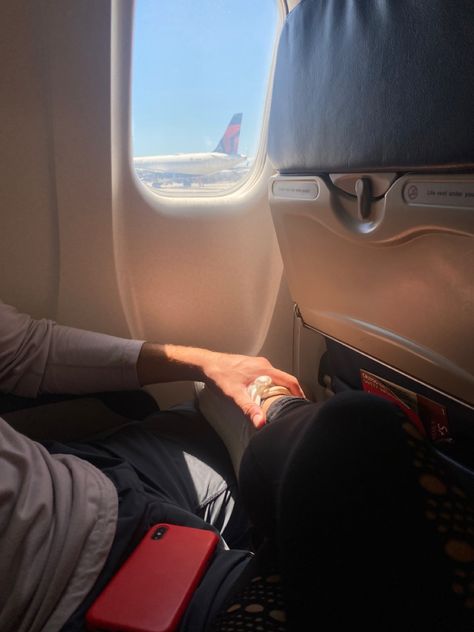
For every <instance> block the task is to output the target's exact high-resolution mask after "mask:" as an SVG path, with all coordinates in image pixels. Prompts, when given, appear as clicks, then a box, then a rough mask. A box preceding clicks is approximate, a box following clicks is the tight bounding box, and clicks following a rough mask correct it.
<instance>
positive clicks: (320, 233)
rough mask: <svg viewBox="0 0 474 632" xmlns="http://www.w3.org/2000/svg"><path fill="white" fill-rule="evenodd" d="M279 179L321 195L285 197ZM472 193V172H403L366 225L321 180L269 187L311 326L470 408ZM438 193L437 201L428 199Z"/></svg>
mask: <svg viewBox="0 0 474 632" xmlns="http://www.w3.org/2000/svg"><path fill="white" fill-rule="evenodd" d="M282 181H284V182H285V183H286V185H285V186H286V191H288V190H289V188H290V187H291V186H292V182H293V181H294V183H297V182H299V185H300V188H303V190H304V191H306V190H307V189H308V186H309V185H308V183H313V184H312V186H313V187H314V186H316V187H317V189H318V195H317V197H316V198H313V199H308V196H307V195H306V194H305V193H302V194H301V193H298V192H296V194H295V195H293V199H289V198H288V194H287V192H286V193H285V194H284V195H279V191H281V187H282V184H281V182H282ZM302 182H303V183H304V182H306V185H305V187H301V183H302ZM413 187H415V188H416V192H417V195H414V193H415V189H414V188H413ZM409 191H411V197H410V195H409ZM429 191H431V192H433V191H434V193H428V192H429ZM438 191H441V194H439V195H438ZM471 191H472V192H474V177H473V176H464V175H453V176H441V175H438V176H428V175H421V176H420V175H416V176H410V175H406V176H403V177H402V178H400V179H398V180H397V181H396V182H395V183H394V184H393V185H392V186H391V188H390V189H389V191H388V192H387V194H386V196H385V198H382V199H380V200H379V201H378V202H376V203H375V204H373V205H372V211H371V216H370V218H369V219H368V220H367V221H361V220H360V219H359V218H358V215H357V204H356V199H355V198H354V197H352V198H351V197H349V196H347V195H345V194H342V195H341V194H339V193H337V192H335V189H334V188H333V187H331V189H330V188H328V185H327V184H326V181H325V180H324V179H322V178H319V177H314V178H311V177H307V178H305V177H303V178H301V177H299V178H297V177H290V176H286V177H285V176H277V177H275V178H274V179H273V180H272V182H271V183H270V201H271V207H272V212H273V217H274V222H275V226H276V229H277V235H278V238H279V242H280V248H281V251H282V255H283V260H284V266H285V272H286V276H287V279H288V282H289V285H290V291H291V294H292V297H293V299H294V300H295V301H296V302H297V304H298V306H299V308H300V311H301V315H302V318H303V320H304V322H305V323H306V324H307V325H309V326H311V327H313V328H315V329H317V330H318V331H321V332H323V333H325V334H327V335H329V336H331V337H333V338H335V339H337V340H339V341H341V342H344V343H346V344H348V345H350V346H352V347H354V348H355V349H357V350H359V351H361V352H363V353H366V354H368V355H370V356H372V357H374V358H377V359H378V360H381V361H382V362H385V363H386V364H388V365H391V366H393V367H395V368H397V369H399V370H400V371H403V372H404V373H407V374H408V375H411V376H413V377H415V378H417V379H419V380H421V381H423V382H425V383H427V384H429V385H431V386H433V387H435V388H437V389H439V390H441V391H443V392H446V393H447V394H449V395H451V396H453V397H456V398H458V399H460V400H463V401H465V402H468V403H470V404H473V403H474V336H473V333H472V332H473V324H474V285H473V278H474V274H473V273H474V199H473V198H472V197H471V196H470V192H471ZM450 194H452V195H450ZM432 196H433V197H434V198H435V200H436V203H435V204H430V203H427V202H426V200H427V197H428V198H430V197H432ZM442 200H444V202H443V201H442ZM450 200H452V201H451V203H450Z"/></svg>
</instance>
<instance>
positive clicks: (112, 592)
mask: <svg viewBox="0 0 474 632" xmlns="http://www.w3.org/2000/svg"><path fill="white" fill-rule="evenodd" d="M217 542H218V536H217V535H216V534H215V533H213V532H212V531H203V530H201V529H194V528H191V527H181V526H178V525H171V524H156V525H154V526H153V527H152V528H151V529H150V530H149V531H148V533H147V534H146V536H145V537H144V538H143V540H142V541H141V542H140V544H139V545H138V546H137V547H136V549H135V550H134V551H133V553H132V554H131V555H130V557H129V558H128V559H127V560H126V562H125V563H124V564H123V565H122V566H121V567H120V569H119V571H118V572H117V573H116V574H115V575H114V577H113V578H112V579H111V580H110V582H109V583H108V584H107V586H106V587H105V589H104V590H103V591H102V593H101V594H100V595H99V597H98V598H97V599H96V601H95V602H94V603H93V605H92V606H91V608H90V609H89V611H88V612H87V615H86V623H87V629H88V630H116V631H117V632H172V631H173V630H175V629H176V627H177V625H178V624H179V621H180V619H181V617H182V616H183V614H184V611H185V609H186V606H187V605H188V603H189V601H190V599H191V596H192V594H193V592H194V590H195V588H196V586H197V584H198V583H199V580H200V579H201V577H202V575H203V574H204V572H205V570H206V567H207V565H208V563H209V561H210V558H211V556H212V554H213V552H214V550H215V548H216V545H217Z"/></svg>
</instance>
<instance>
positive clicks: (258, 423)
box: [247, 402, 266, 430]
mask: <svg viewBox="0 0 474 632" xmlns="http://www.w3.org/2000/svg"><path fill="white" fill-rule="evenodd" d="M247 416H248V417H249V418H250V421H251V422H252V424H253V425H254V426H255V428H257V430H258V429H259V428H261V427H262V426H264V425H265V421H266V418H265V413H264V412H263V410H262V409H261V408H260V406H257V404H255V403H253V402H252V403H251V404H250V408H249V409H248V413H247Z"/></svg>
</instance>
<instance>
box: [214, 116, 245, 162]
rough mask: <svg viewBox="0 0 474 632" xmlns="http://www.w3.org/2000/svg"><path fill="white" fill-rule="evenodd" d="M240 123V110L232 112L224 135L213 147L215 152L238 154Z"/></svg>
mask: <svg viewBox="0 0 474 632" xmlns="http://www.w3.org/2000/svg"><path fill="white" fill-rule="evenodd" d="M241 123H242V112H240V113H238V114H234V116H233V117H232V118H231V120H230V123H229V125H228V126H227V129H226V131H225V132H224V136H223V137H222V138H221V139H220V141H219V144H218V145H217V147H216V148H215V149H214V151H215V152H219V153H222V154H238V153H239V136H240V125H241Z"/></svg>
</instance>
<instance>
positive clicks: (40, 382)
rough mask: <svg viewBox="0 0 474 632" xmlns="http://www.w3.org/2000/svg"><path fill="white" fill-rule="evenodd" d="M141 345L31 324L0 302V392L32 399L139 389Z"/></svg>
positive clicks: (36, 322) (38, 322) (49, 323)
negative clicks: (47, 394) (38, 396)
mask: <svg viewBox="0 0 474 632" xmlns="http://www.w3.org/2000/svg"><path fill="white" fill-rule="evenodd" d="M142 344H143V342H141V341H138V340H127V339H123V338H116V337H114V336H108V335H106V334H99V333H93V332H90V331H84V330H81V329H75V328H73V327H63V326H60V325H57V324H56V323H55V322H54V321H52V320H46V319H43V320H34V319H33V318H31V317H30V316H28V315H26V314H21V313H19V312H18V311H17V310H16V309H15V308H13V307H11V306H9V305H6V304H5V303H2V302H1V301H0V391H2V392H8V393H14V394H15V395H22V396H24V397H35V396H36V395H38V394H39V393H91V392H94V391H113V390H131V389H134V388H139V386H140V385H139V382H138V376H137V371H136V363H137V358H138V355H139V353H140V349H141V347H142Z"/></svg>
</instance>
